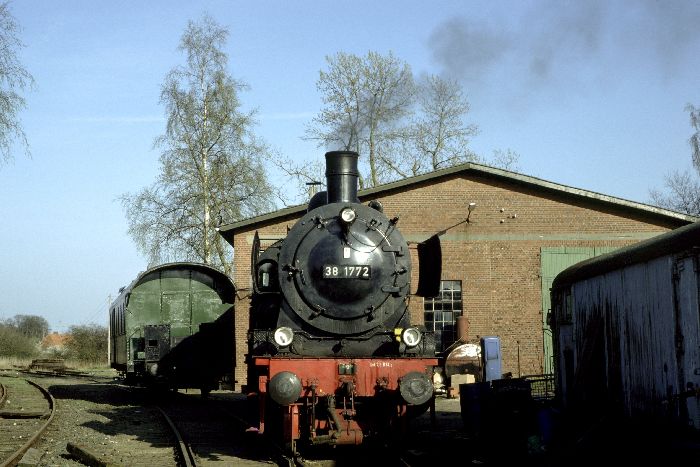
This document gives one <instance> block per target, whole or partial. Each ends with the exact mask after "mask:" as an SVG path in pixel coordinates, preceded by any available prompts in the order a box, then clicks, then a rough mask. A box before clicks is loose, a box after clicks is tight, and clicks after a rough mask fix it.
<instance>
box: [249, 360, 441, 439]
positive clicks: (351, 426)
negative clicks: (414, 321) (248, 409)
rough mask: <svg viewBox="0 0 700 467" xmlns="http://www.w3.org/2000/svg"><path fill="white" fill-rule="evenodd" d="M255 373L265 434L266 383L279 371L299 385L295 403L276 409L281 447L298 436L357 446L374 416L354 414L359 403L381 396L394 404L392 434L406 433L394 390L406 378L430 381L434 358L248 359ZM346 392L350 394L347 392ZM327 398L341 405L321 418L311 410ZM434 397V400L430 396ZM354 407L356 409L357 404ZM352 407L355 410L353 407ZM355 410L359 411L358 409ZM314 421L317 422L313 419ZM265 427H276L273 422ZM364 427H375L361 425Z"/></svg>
mask: <svg viewBox="0 0 700 467" xmlns="http://www.w3.org/2000/svg"><path fill="white" fill-rule="evenodd" d="M254 364H255V366H256V368H257V370H258V375H259V376H258V391H259V404H260V407H259V410H260V422H259V423H260V426H259V432H260V433H261V434H262V433H264V430H265V419H266V403H267V401H268V400H269V397H268V383H269V381H270V378H271V377H272V376H274V375H275V374H278V373H280V372H282V371H285V372H292V373H294V374H296V375H297V376H298V378H299V380H301V382H302V390H301V394H300V397H299V399H298V400H297V401H296V402H295V403H292V404H290V405H288V406H286V407H282V408H281V409H282V413H281V417H283V420H282V423H281V425H282V428H283V430H282V431H283V433H282V436H283V441H284V443H285V444H286V445H288V446H290V445H291V446H294V445H295V443H296V442H297V441H298V440H299V439H300V438H301V437H302V434H303V433H302V430H308V434H307V436H308V438H309V439H308V441H309V442H311V443H312V444H324V443H329V442H330V443H332V444H339V445H340V444H350V445H358V444H361V443H362V442H363V439H364V436H365V429H363V425H365V423H364V422H365V421H367V420H369V419H371V418H372V417H373V416H378V414H372V413H367V411H366V409H365V413H358V412H357V411H356V409H357V408H360V406H361V403H362V401H363V398H364V400H371V399H377V398H378V397H380V396H382V395H384V396H387V397H388V398H389V400H391V401H394V404H393V407H391V410H393V417H392V418H393V420H392V422H393V423H392V425H393V424H398V431H397V427H396V426H394V428H393V430H394V434H396V433H397V432H398V433H399V434H400V433H401V432H403V430H404V429H405V428H406V411H407V408H408V406H409V404H408V403H407V402H405V401H404V400H403V399H402V398H401V396H400V395H399V384H400V381H401V379H402V378H403V377H405V375H407V374H409V373H412V372H419V373H425V374H426V375H428V377H430V376H432V367H433V366H436V365H437V364H438V360H437V359H436V358H371V357H366V358H348V357H335V358H328V357H305V358H270V357H254ZM348 387H349V388H351V390H350V391H348V390H347V388H348ZM329 397H330V398H331V399H332V400H334V401H341V402H340V403H338V404H337V405H335V406H334V407H331V408H329V410H328V412H330V413H328V414H326V415H328V416H327V417H324V416H323V414H317V412H316V410H315V408H316V406H317V405H318V403H319V400H321V399H323V398H326V399H327V398H329ZM433 397H434V396H433ZM358 403H359V404H358ZM356 404H358V405H357V406H356ZM360 410H362V409H361V408H360ZM317 415H318V416H317ZM270 423H274V424H276V425H278V424H280V421H279V420H270ZM365 426H375V425H374V424H372V423H367V424H366V425H365Z"/></svg>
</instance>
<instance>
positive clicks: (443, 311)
mask: <svg viewBox="0 0 700 467" xmlns="http://www.w3.org/2000/svg"><path fill="white" fill-rule="evenodd" d="M423 303H424V305H423V307H424V311H425V327H426V328H427V329H428V331H434V332H435V350H436V351H437V352H442V351H444V350H445V349H446V348H447V347H449V346H450V345H452V344H453V343H454V342H455V341H457V324H456V323H457V317H459V316H461V315H462V281H454V280H449V281H440V293H439V294H438V295H437V297H434V298H426V299H424V302H423Z"/></svg>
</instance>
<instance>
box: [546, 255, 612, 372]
mask: <svg viewBox="0 0 700 467" xmlns="http://www.w3.org/2000/svg"><path fill="white" fill-rule="evenodd" d="M614 250H616V248H615V247H610V246H605V247H571V246H562V247H546V248H542V249H541V250H540V253H541V254H540V259H541V264H540V269H541V270H540V276H541V277H542V346H543V348H544V362H543V364H542V366H543V368H544V374H551V373H554V354H553V350H552V329H551V328H550V327H549V320H548V319H547V317H548V315H549V311H550V310H551V308H552V302H551V297H550V295H549V289H551V288H552V282H553V281H554V278H555V277H557V274H559V273H560V272H562V271H563V270H564V269H566V268H568V267H569V266H571V265H573V264H576V263H578V262H580V261H583V260H585V259H588V258H592V257H593V256H598V255H602V254H604V253H609V252H611V251H614Z"/></svg>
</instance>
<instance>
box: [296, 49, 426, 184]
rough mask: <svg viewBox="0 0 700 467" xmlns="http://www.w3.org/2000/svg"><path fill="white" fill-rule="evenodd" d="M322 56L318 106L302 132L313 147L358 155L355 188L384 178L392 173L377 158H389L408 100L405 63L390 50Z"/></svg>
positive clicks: (410, 90) (411, 87) (409, 76)
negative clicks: (324, 63) (323, 67)
mask: <svg viewBox="0 0 700 467" xmlns="http://www.w3.org/2000/svg"><path fill="white" fill-rule="evenodd" d="M326 61H327V63H328V70H327V71H323V70H321V71H320V74H319V79H318V81H317V83H316V87H317V89H318V90H319V92H320V93H321V95H322V100H323V103H324V107H323V109H322V110H321V111H320V112H319V114H318V115H317V116H316V117H315V118H314V119H313V121H312V123H311V124H310V126H309V127H307V132H306V137H307V138H308V139H312V140H316V141H317V142H318V144H319V147H322V146H325V147H326V148H327V149H343V150H352V151H356V152H358V153H359V154H361V155H362V156H363V157H362V158H361V159H360V164H361V167H362V169H361V174H360V187H361V188H366V187H368V186H375V185H378V184H379V183H382V182H384V181H388V180H389V179H390V178H392V176H394V175H393V174H392V173H391V169H390V167H387V166H386V164H385V163H383V162H384V161H387V160H391V159H392V157H393V153H392V150H393V149H394V148H395V147H396V142H397V141H399V140H400V137H401V129H402V128H401V125H402V124H403V122H404V119H405V118H406V117H407V116H408V115H409V113H410V111H411V107H412V104H413V90H414V85H413V75H412V73H411V67H410V66H409V65H408V64H407V63H405V62H403V61H401V60H399V59H397V58H396V57H394V56H393V55H392V54H391V53H389V54H387V55H386V56H383V55H381V54H379V53H376V52H369V53H367V55H366V56H364V57H359V56H357V55H353V54H347V53H344V52H339V53H337V54H336V55H334V56H332V57H326ZM394 178H395V176H394Z"/></svg>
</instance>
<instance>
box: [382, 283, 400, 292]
mask: <svg viewBox="0 0 700 467" xmlns="http://www.w3.org/2000/svg"><path fill="white" fill-rule="evenodd" d="M382 292H385V293H393V294H398V293H399V292H401V287H397V286H395V285H383V286H382Z"/></svg>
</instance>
